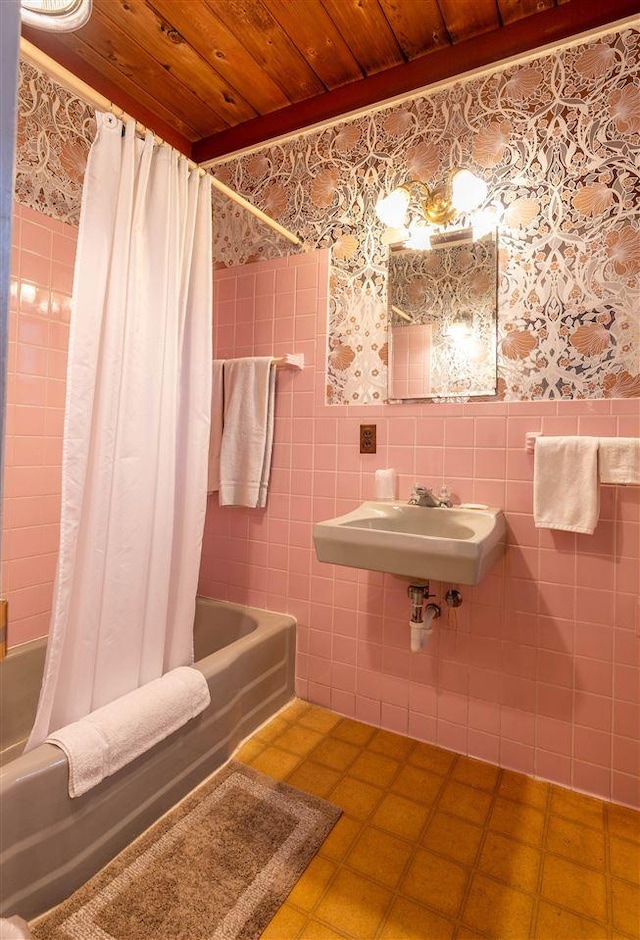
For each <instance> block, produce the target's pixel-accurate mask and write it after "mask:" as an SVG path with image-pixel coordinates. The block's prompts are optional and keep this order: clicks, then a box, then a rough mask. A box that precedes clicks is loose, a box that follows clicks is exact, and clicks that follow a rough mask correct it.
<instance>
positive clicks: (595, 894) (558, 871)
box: [541, 855, 625, 923]
mask: <svg viewBox="0 0 640 940" xmlns="http://www.w3.org/2000/svg"><path fill="white" fill-rule="evenodd" d="M624 883H625V882H620V884H624ZM541 893H542V895H543V897H544V898H546V900H548V901H551V902H553V903H554V904H556V905H558V906H560V907H568V908H569V910H571V911H574V913H576V914H580V916H582V917H591V918H593V919H594V920H598V921H604V922H605V923H606V921H607V898H606V885H605V879H604V876H603V875H600V874H598V872H595V871H591V869H590V868H583V867H582V865H576V864H574V863H573V862H570V861H568V860H566V859H564V858H556V857H555V856H554V855H546V856H545V858H544V861H543V863H542V892H541Z"/></svg>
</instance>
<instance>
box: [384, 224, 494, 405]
mask: <svg viewBox="0 0 640 940" xmlns="http://www.w3.org/2000/svg"><path fill="white" fill-rule="evenodd" d="M497 259H498V252H497V238H496V233H495V232H491V233H490V234H489V235H485V236H484V237H483V238H479V239H477V240H476V241H474V240H473V237H472V234H471V230H466V231H464V232H453V233H450V234H447V235H442V236H438V238H437V239H433V240H432V248H431V249H430V250H428V251H416V250H414V249H410V248H404V247H403V246H398V247H395V246H392V247H391V248H390V250H389V272H388V284H387V290H388V319H389V389H388V397H389V401H403V400H406V399H421V398H467V397H470V396H474V395H493V394H495V391H496V315H497V288H498V285H497V276H498V263H497Z"/></svg>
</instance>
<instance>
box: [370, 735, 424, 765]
mask: <svg viewBox="0 0 640 940" xmlns="http://www.w3.org/2000/svg"><path fill="white" fill-rule="evenodd" d="M415 743H416V742H415V741H414V740H413V738H407V737H404V735H401V734H395V733H394V732H393V731H386V730H385V729H384V728H381V729H379V730H378V731H376V733H375V734H374V735H373V737H372V738H371V740H370V741H369V743H368V744H367V748H368V749H369V750H370V751H375V752H376V753H377V754H386V756H387V757H393V758H394V759H395V760H399V761H403V760H405V759H406V757H407V755H408V754H409V753H410V752H411V751H412V750H413V748H414V747H415Z"/></svg>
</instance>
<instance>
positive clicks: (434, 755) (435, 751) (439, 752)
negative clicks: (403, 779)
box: [407, 741, 456, 776]
mask: <svg viewBox="0 0 640 940" xmlns="http://www.w3.org/2000/svg"><path fill="white" fill-rule="evenodd" d="M455 759H456V755H455V754H453V753H452V752H451V751H445V750H444V749H443V748H441V747H436V746H435V745H434V744H424V743H423V742H422V741H419V742H418V743H417V744H416V746H415V747H414V749H413V750H412V751H411V753H410V754H409V756H408V758H407V760H408V762H409V763H410V764H414V765H415V766H416V767H423V768H424V769H425V770H431V771H433V773H436V774H441V775H442V776H444V775H446V774H448V773H449V771H450V770H451V768H452V766H453V762H454V760H455Z"/></svg>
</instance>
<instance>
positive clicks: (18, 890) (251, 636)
mask: <svg viewBox="0 0 640 940" xmlns="http://www.w3.org/2000/svg"><path fill="white" fill-rule="evenodd" d="M45 644H46V640H42V641H37V642H34V643H28V644H25V645H24V647H18V648H17V649H16V650H15V651H13V652H11V653H10V654H9V656H8V657H7V659H6V660H5V661H4V662H3V663H2V664H1V666H0V670H2V673H1V674H0V677H1V681H0V688H1V690H2V692H3V695H5V696H13V697H14V701H13V702H6V701H5V702H4V703H3V704H4V708H3V709H2V711H3V715H4V721H3V724H4V726H5V732H6V733H7V735H8V737H9V741H8V746H7V748H6V749H5V750H4V751H3V752H2V753H1V754H0V760H1V762H2V766H1V767H0V884H1V885H2V898H1V899H0V914H2V915H4V916H7V915H9V914H13V913H15V914H20V915H21V916H22V917H25V918H27V919H28V918H31V917H34V916H36V915H37V914H40V913H42V912H43V911H45V910H47V909H48V908H49V907H52V906H53V905H54V904H58V903H59V902H60V901H61V900H63V899H64V898H65V897H68V895H69V894H71V892H72V891H74V890H75V889H76V888H77V887H78V886H79V885H81V884H82V883H83V882H85V881H86V880H87V879H88V878H89V877H90V876H91V875H93V874H94V873H95V872H96V871H98V869H99V868H101V867H102V866H103V865H105V864H106V863H107V862H108V861H109V860H110V859H112V858H113V857H114V856H115V855H116V854H117V853H118V852H119V851H121V850H122V849H123V848H124V847H125V846H126V845H128V843H129V842H130V841H131V840H132V839H133V838H135V837H136V836H137V835H138V834H139V833H140V832H142V831H143V830H144V829H146V828H147V827H148V826H149V825H150V824H151V823H152V822H154V821H155V820H156V819H158V818H159V817H160V816H161V815H162V814H163V813H165V812H166V811H167V810H168V809H170V807H171V806H173V805H174V804H175V803H176V802H177V801H178V800H180V799H181V798H182V797H183V796H184V795H185V794H186V793H188V792H189V791H190V790H191V789H192V788H193V787H194V786H196V785H197V784H198V783H200V782H201V781H202V780H203V779H204V778H205V777H206V776H208V775H209V774H210V773H212V771H214V770H215V769H216V768H217V767H219V766H220V765H221V764H223V763H224V761H225V760H227V758H228V757H229V756H230V755H231V754H232V753H233V751H234V749H235V748H236V747H237V745H238V744H239V742H240V741H241V740H242V739H243V738H244V737H246V736H247V735H248V734H250V733H251V732H252V731H253V730H255V728H257V727H258V726H259V725H260V724H261V723H262V722H264V721H266V720H267V719H268V718H269V717H270V716H271V715H273V714H274V713H275V712H276V711H277V710H278V709H279V708H281V707H282V706H283V705H284V704H285V703H286V702H287V701H289V699H290V698H291V697H292V696H293V688H294V686H293V682H294V659H295V620H294V619H293V617H290V616H288V615H287V614H276V613H272V612H271V611H265V610H258V609H256V608H252V607H241V606H239V605H236V604H228V603H225V602H222V601H214V600H210V599H208V598H198V601H197V605H196V617H195V624H194V645H195V659H196V663H195V665H196V668H197V669H199V670H200V671H201V672H202V673H203V674H204V675H205V676H206V678H207V682H208V683H209V689H210V692H211V704H210V705H209V707H208V708H207V709H206V710H205V711H204V712H202V714H201V715H199V716H198V717H197V718H195V719H193V720H192V721H190V722H188V723H187V724H186V725H185V726H184V727H183V728H181V729H180V730H178V731H176V732H175V734H172V735H171V736H170V737H169V738H167V739H165V740H164V741H162V742H161V743H160V744H158V745H156V746H155V747H154V748H152V749H151V750H150V751H148V752H147V753H146V754H144V755H143V756H142V757H139V758H138V759H137V760H135V761H133V762H132V763H131V764H129V765H128V766H127V767H124V768H123V769H122V770H120V771H119V772H118V773H117V774H114V776H112V777H109V778H107V779H106V780H105V781H103V782H102V783H101V784H99V786H97V787H95V788H94V789H93V790H90V791H89V792H88V793H86V794H84V796H81V797H78V798H76V799H73V800H72V799H70V798H69V796H68V791H67V778H68V773H67V760H66V757H65V756H64V754H63V752H62V751H61V750H60V749H59V748H57V747H54V746H53V745H52V744H42V745H41V746H40V747H37V748H34V750H32V751H30V752H29V753H28V754H22V753H21V750H22V747H23V746H24V744H23V743H20V742H19V740H17V739H19V737H20V736H21V735H22V736H23V737H24V736H25V735H26V734H27V733H28V731H29V728H30V725H31V722H32V720H33V715H34V713H35V707H36V703H37V696H38V692H39V687H40V676H41V674H42V666H43V661H44V646H45ZM34 699H35V700H34ZM21 726H22V727H21ZM16 755H19V756H16Z"/></svg>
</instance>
